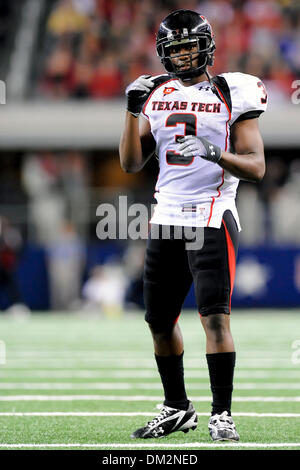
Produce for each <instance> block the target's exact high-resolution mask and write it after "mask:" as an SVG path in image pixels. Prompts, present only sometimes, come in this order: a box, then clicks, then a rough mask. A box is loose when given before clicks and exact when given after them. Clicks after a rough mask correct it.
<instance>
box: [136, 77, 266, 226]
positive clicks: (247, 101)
mask: <svg viewBox="0 0 300 470" xmlns="http://www.w3.org/2000/svg"><path fill="white" fill-rule="evenodd" d="M219 77H223V78H221V81H223V83H224V82H225V85H226V88H227V97H226V99H224V95H223V93H222V91H221V89H220V88H219V86H216V88H217V91H218V93H219V96H220V97H218V96H217V94H215V93H213V91H212V87H211V84H210V83H209V81H204V82H201V83H197V84H196V85H192V86H188V87H186V86H184V85H182V84H181V83H180V81H179V80H178V79H168V78H167V77H166V81H164V82H163V83H162V84H160V85H158V86H157V87H156V88H155V89H154V91H153V92H152V93H151V95H150V96H149V98H148V100H147V101H146V103H145V105H144V107H143V111H142V116H143V117H144V118H146V119H148V120H149V122H150V125H151V132H152V134H153V137H154V139H155V141H156V154H157V156H158V159H159V168H160V170H159V175H158V179H157V184H156V187H155V198H156V200H157V204H156V205H155V210H154V214H153V216H152V219H151V223H155V224H166V225H179V226H180V225H181V226H195V227H205V226H208V227H216V228H220V227H221V223H222V215H223V213H224V211H225V210H226V209H230V210H231V211H232V213H233V215H234V217H235V219H236V222H237V225H238V227H239V229H240V224H239V218H238V214H237V210H236V206H235V196H236V190H237V186H238V183H239V179H238V178H236V177H235V176H233V175H231V174H230V173H229V172H228V171H226V170H224V169H223V168H221V167H220V166H219V165H218V164H216V163H212V162H210V161H207V160H204V159H203V158H201V157H193V158H192V157H191V158H187V157H182V156H181V155H180V154H178V153H176V150H177V149H178V146H179V142H178V138H180V137H182V136H184V135H187V134H191V135H199V136H202V137H205V138H206V139H207V140H209V141H210V142H212V143H214V144H215V145H218V146H219V147H220V148H221V149H222V150H225V151H229V150H230V127H231V125H232V124H233V123H234V122H235V121H236V120H237V119H238V118H241V119H249V118H251V117H254V116H255V117H256V116H258V115H259V114H260V113H261V112H263V111H265V110H266V106H267V105H266V101H267V98H266V90H265V87H264V85H263V83H262V82H261V80H260V79H259V78H257V77H254V76H252V75H246V74H243V73H224V74H222V75H220V76H219ZM154 78H157V77H154ZM224 79H225V80H224ZM228 96H229V99H228ZM230 101H231V103H230ZM246 113H247V114H246ZM242 115H244V116H242ZM241 116H242V117H241Z"/></svg>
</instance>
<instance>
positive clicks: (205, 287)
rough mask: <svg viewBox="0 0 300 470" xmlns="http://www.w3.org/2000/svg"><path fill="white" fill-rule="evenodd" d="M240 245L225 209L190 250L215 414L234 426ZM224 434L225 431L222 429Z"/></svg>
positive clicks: (230, 216) (228, 212)
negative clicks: (234, 310)
mask: <svg viewBox="0 0 300 470" xmlns="http://www.w3.org/2000/svg"><path fill="white" fill-rule="evenodd" d="M237 249H238V230H237V226H236V223H235V220H234V218H233V216H232V214H231V212H230V211H226V212H225V213H224V215H223V222H222V226H221V228H220V229H214V228H205V231H204V246H203V248H202V250H200V251H199V252H195V253H192V252H190V253H189V261H190V265H191V270H192V272H193V277H194V282H195V292H196V298H197V304H198V309H199V313H200V315H201V322H202V325H203V327H204V331H205V334H206V353H207V354H206V359H207V364H208V369H209V377H210V383H211V390H212V395H213V402H212V415H213V416H221V415H222V414H223V413H224V412H225V414H226V420H227V421H226V420H225V421H226V422H225V425H226V426H227V425H228V426H229V427H230V426H231V428H232V426H234V425H233V424H232V423H231V421H232V419H231V418H229V417H230V415H231V398H232V390H233V375H234V367H235V360H236V353H235V349H234V342H233V339H232V335H231V331H230V309H231V294H232V289H233V283H234V276H235V260H236V256H237ZM224 416H225V415H224V414H223V415H222V419H223V418H224ZM224 419H225V418H224ZM221 426H223V424H222V423H221ZM232 429H233V428H232ZM224 435H226V433H225V434H224V433H223V434H222V433H221V436H223V437H224ZM227 435H229V436H231V437H232V438H234V439H235V437H238V435H237V434H236V433H234V432H232V433H229V434H228V433H227Z"/></svg>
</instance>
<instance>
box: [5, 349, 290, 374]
mask: <svg viewBox="0 0 300 470" xmlns="http://www.w3.org/2000/svg"><path fill="white" fill-rule="evenodd" d="M7 355H8V357H7V363H6V367H9V368H11V369H15V368H16V369H18V368H25V369H26V368H27V369H29V368H34V367H45V368H50V369H56V368H57V369H61V368H62V367H66V368H68V369H72V368H74V369H76V368H77V367H78V365H80V366H81V367H84V366H86V367H87V368H91V369H93V368H97V369H109V368H115V369H123V368H127V369H140V368H141V369H149V370H152V369H153V370H156V368H157V366H156V364H155V362H154V361H153V360H152V359H151V360H141V361H138V360H130V359H124V360H115V361H102V360H101V359H99V358H89V359H84V358H74V359H65V358H57V359H52V360H45V359H43V358H35V359H34V360H30V361H29V360H28V359H26V358H24V359H21V358H20V359H11V358H10V357H9V353H7ZM263 368H265V369H276V370H277V369H293V368H295V364H293V363H292V362H291V360H290V358H286V359H272V360H265V359H260V360H258V359H257V360H253V359H249V360H248V359H244V360H239V361H238V363H237V369H263ZM185 369H205V370H206V369H207V363H206V362H205V361H204V360H202V359H201V360H198V361H185Z"/></svg>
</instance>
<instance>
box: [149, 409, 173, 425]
mask: <svg viewBox="0 0 300 470" xmlns="http://www.w3.org/2000/svg"><path fill="white" fill-rule="evenodd" d="M156 408H157V409H158V410H161V412H160V413H159V415H158V416H156V417H155V418H153V419H152V420H151V421H149V422H148V423H147V427H149V428H152V427H153V426H156V425H157V424H159V423H160V422H161V421H163V420H164V419H165V418H167V417H168V416H169V414H170V411H169V410H168V409H167V408H166V407H165V406H164V405H156Z"/></svg>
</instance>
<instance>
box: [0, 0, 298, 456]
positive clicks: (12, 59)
mask: <svg viewBox="0 0 300 470" xmlns="http://www.w3.org/2000/svg"><path fill="white" fill-rule="evenodd" d="M183 7H184V8H190V9H194V10H196V11H199V12H201V13H203V14H205V15H206V16H207V17H208V18H209V20H210V21H211V23H212V25H213V27H214V31H215V36H216V44H217V51H216V62H215V64H216V65H215V67H214V68H213V70H211V72H212V73H213V74H217V73H220V72H227V71H241V72H246V73H250V74H253V75H257V76H258V77H260V78H261V79H262V80H263V81H264V83H265V84H266V87H267V90H268V93H269V107H268V111H267V112H266V113H265V115H263V116H262V117H261V118H260V127H261V132H262V135H263V138H264V142H265V153H266V160H267V172H266V176H265V178H264V179H263V181H262V182H261V183H260V184H257V185H255V184H248V183H245V182H241V183H240V188H239V193H238V201H237V203H238V208H239V213H240V218H241V223H242V227H243V231H242V232H241V244H240V252H239V259H238V267H237V277H236V286H235V291H234V298H233V308H234V315H233V318H232V329H233V333H234V338H235V342H236V346H237V350H238V364H237V369H236V382H235V391H234V397H233V403H234V410H233V411H234V416H235V422H236V423H237V426H238V429H239V432H240V434H241V436H242V442H241V445H244V447H252V448H258V447H259V446H265V447H267V448H278V447H284V448H297V449H300V443H299V442H295V441H297V440H299V438H298V436H299V417H300V413H299V411H300V410H299V401H300V397H299V390H300V381H299V379H300V375H299V360H300V359H299V357H300V349H299V347H300V346H299V345H300V340H299V339H297V335H299V333H298V332H299V319H300V317H299V306H300V251H299V247H300V203H299V200H300V199H299V196H300V160H299V152H300V132H299V106H300V104H299V103H298V102H299V101H300V93H299V88H300V82H299V81H298V82H297V79H300V4H299V1H298V0H277V1H276V0H231V1H230V0H214V1H197V0H186V1H185V2H184V4H183V3H182V2H181V1H178V0H172V1H171V0H170V1H167V0H165V1H160V0H156V1H155V2H153V1H152V0H118V1H117V0H51V1H50V0H23V1H21V2H20V1H17V0H10V1H9V2H8V1H6V0H0V80H2V81H4V82H5V83H6V104H3V97H0V102H1V105H0V108H1V111H2V112H1V113H0V364H1V365H3V367H1V370H0V376H1V381H0V402H1V411H0V429H1V431H0V448H18V447H21V448H24V447H25V448H26V447H27V448H31V447H32V448H36V446H41V447H42V448H49V446H52V447H51V448H58V446H60V448H62V447H63V448H69V447H70V446H71V447H72V448H82V447H85V448H90V447H91V446H93V445H94V446H96V447H98V448H101V447H103V448H106V449H107V448H111V449H113V448H114V447H116V448H118V447H119V448H120V447H122V446H123V447H124V448H128V447H130V448H132V447H133V445H136V447H137V448H138V447H139V446H140V447H139V448H141V447H142V446H143V443H142V444H140V443H138V444H132V440H130V438H129V436H130V433H131V432H132V430H133V429H135V428H136V427H138V426H140V425H141V423H142V422H143V421H144V420H145V419H146V418H145V416H152V415H153V414H154V413H155V411H153V403H152V402H155V401H156V402H157V401H158V400H161V397H160V396H159V397H157V395H158V394H161V385H160V383H159V380H158V377H157V372H156V367H155V363H154V359H153V358H152V357H151V354H152V353H151V351H152V342H151V338H150V335H149V333H148V332H147V329H146V326H145V324H144V322H143V320H142V317H143V300H142V281H141V275H142V266H143V256H144V241H138V240H137V241H133V242H130V241H127V240H102V241H101V240H99V239H98V238H97V236H96V226H97V223H98V222H99V216H97V207H98V206H99V204H101V203H113V204H115V206H116V207H118V200H119V196H120V195H127V196H128V202H129V203H134V202H143V203H145V204H146V205H147V206H150V204H152V203H153V202H154V200H153V188H154V184H155V181H156V175H157V172H158V167H157V162H156V160H155V159H153V161H150V162H149V163H148V164H147V165H146V167H145V168H144V170H143V171H142V172H141V173H138V174H136V175H128V174H125V173H123V172H122V170H121V168H120V165H119V156H118V143H119V137H120V132H121V128H122V125H123V121H124V113H125V111H124V110H125V100H124V89H125V87H126V85H127V84H128V83H129V82H131V81H132V80H134V79H135V78H136V77H137V76H139V75H140V74H144V73H150V74H159V73H161V72H163V69H162V68H161V66H160V63H159V61H158V59H157V57H156V53H155V36H154V33H155V32H156V30H157V27H158V24H159V23H160V21H161V19H162V18H163V17H164V16H166V15H167V14H168V13H169V12H171V11H173V10H175V9H178V8H183ZM0 85H1V84H0ZM0 92H1V86H0ZM297 103H298V104H297ZM129 220H130V219H129ZM120 224H125V227H124V226H123V227H122V229H123V230H124V229H126V221H125V222H124V220H123V219H122V220H121V221H120ZM185 307H186V308H187V309H194V312H195V308H194V307H195V304H194V296H193V292H192V291H191V292H190V294H189V296H188V298H187V300H186V303H185ZM249 308H250V310H248V309H249ZM252 308H255V311H253V310H252ZM262 309H263V310H262ZM265 309H268V310H269V314H268V315H265V312H266V310H265ZM134 310H136V315H133V314H132V311H134ZM30 312H32V313H33V314H32V315H30ZM47 312H48V313H49V312H51V313H52V314H51V315H49V314H48V315H47ZM54 312H57V315H55V314H54ZM75 312H77V315H70V314H71V313H75ZM89 313H92V315H90V314H89ZM239 313H240V314H239ZM116 318H117V319H118V320H117V321H116ZM20 320H21V321H20ZM24 320H25V321H24ZM180 322H181V323H180V324H181V327H182V329H183V333H184V338H185V341H186V342H185V358H186V360H185V372H186V374H185V375H186V379H187V387H188V393H189V394H190V395H191V398H192V399H193V400H194V401H195V404H196V406H197V411H198V413H199V428H198V430H197V432H195V433H193V434H192V433H189V434H188V435H182V433H174V434H172V435H171V436H170V437H168V438H167V439H166V441H167V442H168V443H167V444H166V445H167V446H168V445H169V446H173V447H174V448H180V446H181V445H182V443H184V445H185V446H186V447H185V448H187V446H190V447H192V448H194V447H195V446H196V447H197V446H198V448H199V447H200V448H206V447H207V448H209V447H208V446H210V445H211V446H212V445H214V446H215V447H217V445H216V444H211V443H209V436H208V433H207V417H208V415H209V412H208V411H209V402H210V401H211V397H210V396H209V383H208V372H207V366H206V363H205V339H204V334H203V331H202V330H201V328H200V325H199V328H196V327H195V325H197V320H195V318H194V316H192V315H183V316H182V318H181V320H180ZM195 322H196V323H195ZM201 335H202V336H201ZM200 336H201V338H200ZM298 338H299V336H298ZM5 350H6V358H5ZM149 354H150V356H149ZM100 393H101V395H100ZM142 393H143V394H144V395H141V394H142ZM37 394H38V395H37ZM104 394H105V395H104ZM190 395H189V396H190ZM270 395H272V396H270ZM143 416H144V417H143ZM198 431H199V432H198ZM191 434H192V436H191ZM199 440H200V441H201V442H200V443H199V442H198V441H199ZM130 441H131V443H130ZM249 443H250V444H249ZM230 445H233V444H230ZM47 446H48V447H47ZM126 446H127V447H126ZM155 446H156V448H157V447H159V446H160V447H163V446H164V444H162V443H161V442H160V443H159V444H157V443H154V444H153V448H155ZM235 448H240V447H235Z"/></svg>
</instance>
